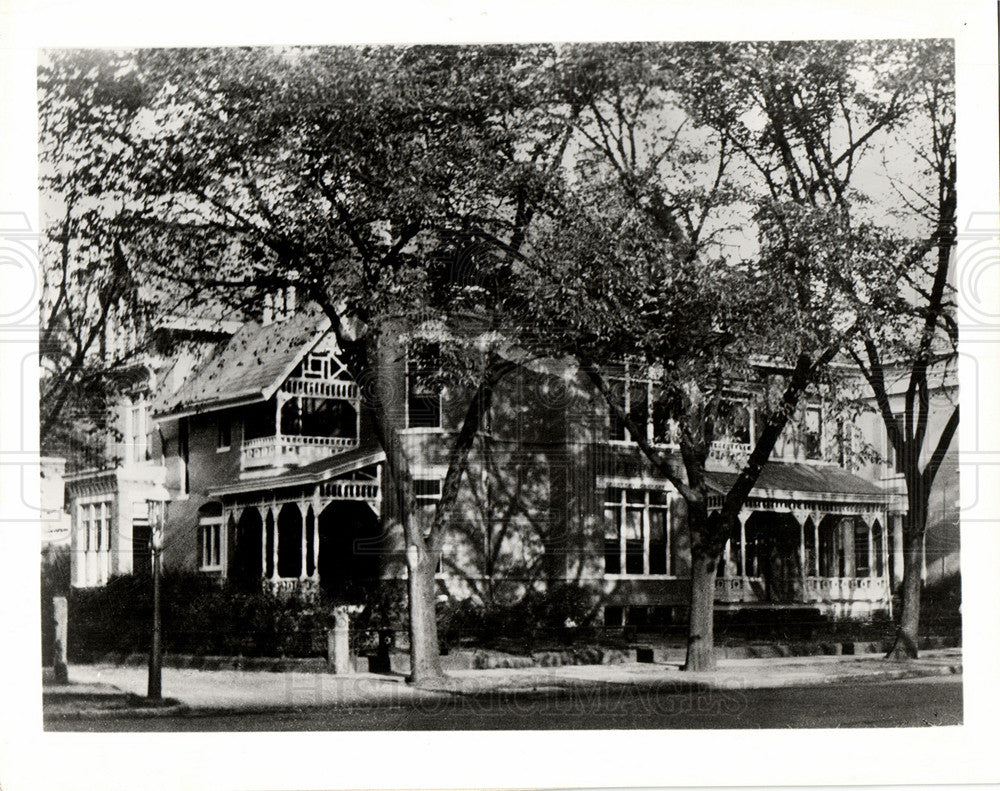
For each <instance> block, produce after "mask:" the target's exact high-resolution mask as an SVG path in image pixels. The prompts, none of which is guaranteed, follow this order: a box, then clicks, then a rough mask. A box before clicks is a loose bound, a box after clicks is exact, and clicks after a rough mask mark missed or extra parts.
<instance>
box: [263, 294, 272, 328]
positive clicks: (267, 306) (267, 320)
mask: <svg viewBox="0 0 1000 791" xmlns="http://www.w3.org/2000/svg"><path fill="white" fill-rule="evenodd" d="M273 321H274V295H273V294H265V295H264V315H263V317H262V318H261V322H260V323H261V324H263V325H264V326H265V327H266V326H268V325H269V324H271V322H273Z"/></svg>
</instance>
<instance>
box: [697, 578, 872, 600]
mask: <svg viewBox="0 0 1000 791" xmlns="http://www.w3.org/2000/svg"><path fill="white" fill-rule="evenodd" d="M766 598H767V597H766V595H765V582H764V580H763V579H762V578H761V577H716V578H715V600H716V601H717V602H726V603H739V602H757V601H765V600H766ZM888 598H889V581H888V580H887V579H886V578H885V577H806V578H805V585H804V588H803V591H802V600H803V602H806V603H809V602H834V601H841V602H849V601H865V602H881V601H886V600H888Z"/></svg>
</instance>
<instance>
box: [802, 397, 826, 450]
mask: <svg viewBox="0 0 1000 791" xmlns="http://www.w3.org/2000/svg"><path fill="white" fill-rule="evenodd" d="M802 448H803V453H804V454H805V457H806V458H807V459H814V460H820V459H822V458H823V411H822V409H821V408H820V407H818V406H808V407H806V411H805V415H804V416H803V420H802Z"/></svg>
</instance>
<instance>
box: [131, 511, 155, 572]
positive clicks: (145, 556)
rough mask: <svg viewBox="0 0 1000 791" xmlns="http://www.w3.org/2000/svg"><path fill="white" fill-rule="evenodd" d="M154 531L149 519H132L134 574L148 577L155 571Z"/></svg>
mask: <svg viewBox="0 0 1000 791" xmlns="http://www.w3.org/2000/svg"><path fill="white" fill-rule="evenodd" d="M152 543H153V530H152V528H150V526H149V519H148V518H145V517H132V573H133V574H137V575H143V576H148V575H149V574H150V572H151V571H152V569H153V553H152V549H151V547H152Z"/></svg>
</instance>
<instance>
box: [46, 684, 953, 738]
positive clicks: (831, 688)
mask: <svg viewBox="0 0 1000 791" xmlns="http://www.w3.org/2000/svg"><path fill="white" fill-rule="evenodd" d="M962 704H963V701H962V683H961V676H956V675H949V676H935V677H931V678H923V679H919V678H918V679H904V680H895V681H892V680H890V681H879V680H875V681H872V680H869V681H845V682H841V683H837V684H815V685H811V686H800V687H780V688H767V689H764V688H755V689H728V690H726V689H709V690H702V691H692V690H689V691H670V690H666V691H664V690H662V689H660V690H658V689H654V688H643V687H636V686H631V685H618V686H616V687H601V688H594V687H584V688H579V689H577V690H574V691H572V692H565V691H564V692H563V693H562V694H560V695H559V696H544V695H542V696H537V697H527V696H518V697H513V698H510V697H505V696H504V697H500V698H497V697H495V696H492V695H480V696H474V697H466V696H450V697H448V698H447V699H436V700H421V701H409V702H408V703H406V704H403V705H394V706H383V707H371V706H337V707H333V708H322V707H302V708H282V709H279V710H275V711H240V710H236V709H232V710H215V711H206V710H189V711H186V712H178V713H173V714H169V713H168V714H165V715H163V716H156V717H137V716H120V717H110V716H106V717H101V718H77V719H73V718H56V717H51V718H50V717H47V718H46V723H45V726H46V729H47V730H54V731H87V732H102V731H103V732H137V731H165V732H183V731H188V732H190V731H195V732H207V731H227V732H247V731H269V732H270V731H461V730H504V731H515V730H516V731H524V730H622V729H627V730H636V729H641V730H664V729H669V730H680V729H706V728H716V729H733V728H743V729H754V728H903V727H926V726H932V725H961V724H962V714H963V708H962Z"/></svg>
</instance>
